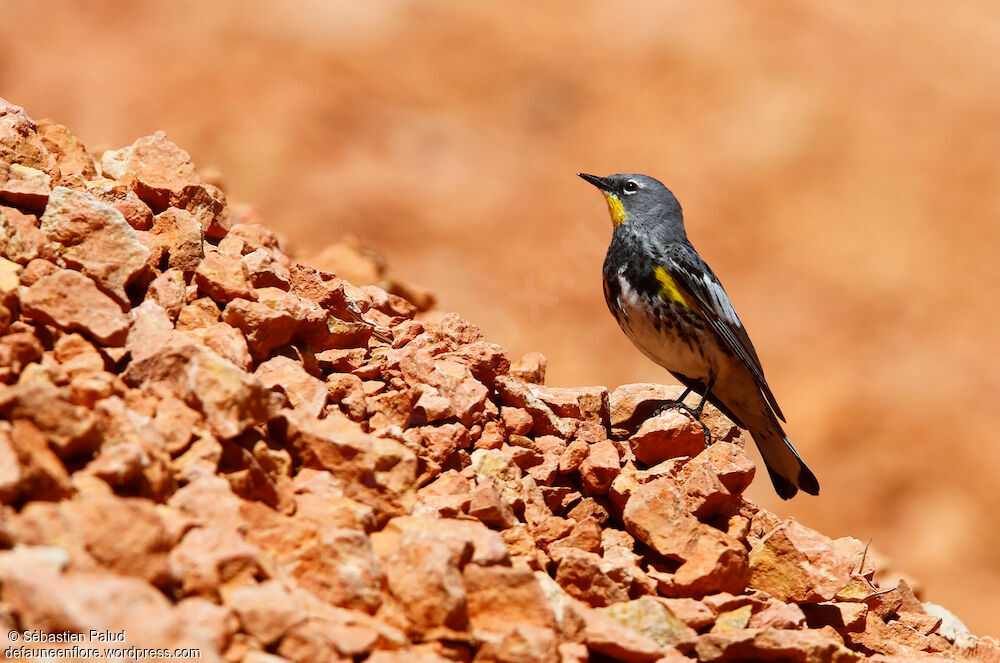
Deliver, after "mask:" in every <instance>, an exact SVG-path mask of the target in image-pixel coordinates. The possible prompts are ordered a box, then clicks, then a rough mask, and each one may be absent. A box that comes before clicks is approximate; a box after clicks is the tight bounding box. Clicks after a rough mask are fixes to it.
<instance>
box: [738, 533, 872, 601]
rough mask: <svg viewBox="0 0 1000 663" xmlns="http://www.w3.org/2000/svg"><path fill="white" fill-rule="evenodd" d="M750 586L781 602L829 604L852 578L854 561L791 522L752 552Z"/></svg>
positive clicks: (765, 539) (756, 546)
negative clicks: (827, 602)
mask: <svg viewBox="0 0 1000 663" xmlns="http://www.w3.org/2000/svg"><path fill="white" fill-rule="evenodd" d="M749 559H750V586H751V587H753V588H755V589H761V590H763V591H765V592H767V593H769V594H771V595H772V596H774V597H775V598H777V599H779V600H782V601H797V602H816V601H829V600H830V599H832V598H833V597H834V595H835V594H836V593H837V592H838V590H840V589H841V588H842V587H843V586H844V585H846V584H847V582H848V580H849V579H850V575H851V570H852V569H853V568H854V567H855V565H856V564H855V560H853V559H851V558H848V557H845V556H843V555H841V554H840V553H839V552H838V551H837V550H836V548H835V547H834V544H833V542H832V541H831V540H830V539H829V538H827V537H825V536H823V535H821V534H819V533H818V532H816V531H814V530H811V529H809V528H808V527H805V526H804V525H801V524H800V523H798V522H796V521H794V520H789V521H786V522H785V523H783V524H782V525H780V526H779V527H777V528H775V529H774V530H772V531H771V532H770V533H769V534H768V535H767V536H765V537H764V538H763V539H761V540H760V541H759V542H758V543H757V544H756V545H754V547H753V548H752V549H751V551H750V556H749Z"/></svg>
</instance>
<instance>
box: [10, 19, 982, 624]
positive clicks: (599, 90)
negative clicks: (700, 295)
mask: <svg viewBox="0 0 1000 663" xmlns="http://www.w3.org/2000/svg"><path fill="white" fill-rule="evenodd" d="M0 25H2V27H0V35H2V39H0V96H3V97H4V98H6V99H8V100H9V101H12V102H14V103H17V104H20V105H22V106H24V107H25V108H26V110H27V111H28V113H29V114H30V115H31V116H32V117H34V118H36V119H40V118H42V117H51V118H53V119H55V120H56V121H58V122H61V123H63V124H66V125H67V126H68V127H69V128H70V129H71V130H72V131H73V132H74V133H76V134H77V135H78V136H79V137H80V138H81V139H82V140H83V141H84V142H85V143H86V144H87V146H88V147H89V148H91V149H92V150H99V149H102V148H108V147H121V146H124V145H127V144H130V143H132V142H133V141H134V140H135V139H136V138H138V137H140V136H143V135H147V134H150V133H152V132H153V131H155V130H157V129H163V130H165V131H166V132H167V134H168V136H169V137H170V138H171V139H173V140H174V141H175V142H177V143H178V144H179V145H180V146H181V147H183V148H184V149H186V150H188V151H189V152H190V153H191V154H192V156H193V158H194V161H195V163H196V164H197V165H198V166H199V167H202V168H204V167H210V166H214V167H218V168H219V169H220V170H221V172H222V174H223V176H224V182H225V186H226V189H227V191H228V193H229V197H230V199H231V200H237V201H243V202H248V203H252V204H253V205H255V206H256V207H257V208H258V209H259V211H260V213H261V217H262V219H263V220H264V222H266V223H267V224H269V225H270V226H272V227H273V228H275V229H276V230H278V231H280V232H281V233H283V234H284V235H285V236H286V237H287V238H288V239H289V240H290V242H291V244H292V246H293V248H294V249H295V250H296V254H297V255H298V256H301V257H302V258H304V259H307V258H309V257H310V256H311V255H315V254H316V253H318V252H319V251H320V250H321V249H322V248H323V247H324V246H326V245H327V244H329V243H331V242H334V241H336V240H338V239H340V238H341V237H342V236H343V235H344V234H345V233H354V234H356V235H358V236H359V237H360V238H361V239H362V240H363V241H364V242H365V243H367V244H370V245H372V246H374V247H376V248H377V249H378V250H380V251H381V252H382V253H383V254H384V255H385V256H386V257H387V258H388V261H389V265H390V266H391V268H392V270H393V272H394V273H395V275H396V276H398V277H400V278H402V279H404V280H407V281H413V282H416V283H420V284H422V285H424V286H426V287H428V288H430V289H431V290H432V291H433V292H434V293H436V294H437V296H438V299H439V306H440V308H442V309H444V310H455V311H458V312H460V313H461V314H462V315H463V316H464V317H466V318H469V319H471V320H473V321H474V322H476V323H478V324H479V325H480V326H481V327H482V328H483V329H484V330H485V331H486V332H487V334H488V335H489V337H490V338H491V340H493V341H495V342H498V343H500V344H502V345H503V346H505V347H506V348H507V349H508V350H509V351H510V353H511V355H512V357H513V358H516V357H517V356H519V355H520V354H522V353H524V352H527V351H529V350H538V351H541V352H543V353H544V354H546V355H547V356H548V358H549V362H550V363H549V383H550V384H554V385H558V386H573V385H587V384H605V385H608V386H610V387H612V388H613V387H614V386H616V385H618V384H622V383H626V382H645V381H667V382H669V381H671V380H670V378H669V376H668V375H666V374H665V373H664V372H663V371H662V370H660V369H659V368H657V367H656V366H654V365H652V364H650V363H649V362H648V361H647V360H646V359H644V358H643V357H642V356H641V355H640V354H639V353H638V352H637V351H636V350H634V349H633V348H632V346H631V345H630V344H629V342H628V341H627V340H626V339H625V337H624V336H623V335H622V334H621V332H620V331H619V329H618V328H617V326H616V325H615V323H614V321H613V319H612V318H611V316H610V315H609V314H608V313H607V311H606V310H605V305H604V301H603V297H602V294H601V286H600V280H601V279H600V271H601V262H602V260H603V256H604V250H605V248H606V244H607V241H608V239H609V237H610V233H611V225H610V222H609V219H608V217H607V210H606V207H605V204H604V201H603V199H602V197H601V196H600V195H599V194H598V193H597V192H596V191H595V190H594V189H593V187H591V186H590V185H588V184H586V183H584V182H582V181H581V180H579V179H577V178H576V177H575V176H574V173H576V172H577V171H580V170H583V171H586V172H592V173H597V174H608V173H612V172H623V171H624V172H636V171H638V172H644V173H648V174H650V175H653V176H655V177H658V178H659V179H661V180H663V181H664V182H665V183H667V185H668V186H669V187H670V188H671V189H673V191H674V192H675V193H676V195H677V196H678V198H679V199H680V201H681V203H682V205H683V206H684V209H685V214H686V219H687V228H688V233H689V236H690V237H691V239H692V241H693V242H694V244H695V245H696V246H697V247H698V248H699V250H700V251H701V253H702V254H703V255H704V256H705V257H706V258H707V259H708V261H709V262H710V263H711V265H712V266H713V268H714V270H715V271H716V273H717V274H718V275H719V276H720V278H721V279H722V280H723V282H724V283H725V284H726V287H727V289H728V291H729V293H730V295H731V297H732V299H733V301H734V302H735V304H736V307H737V309H738V310H739V312H740V315H741V316H742V318H743V321H744V323H745V324H746V326H747V328H748V329H749V331H750V334H751V337H752V338H753V340H754V342H755V344H756V346H757V349H758V352H759V354H760V356H761V358H762V360H763V363H764V366H765V368H766V370H767V375H768V378H769V381H770V383H771V386H772V387H773V390H774V392H775V393H776V394H777V396H778V400H779V402H780V403H781V406H782V408H783V409H784V411H785V413H786V414H787V415H788V420H789V423H788V432H789V434H790V437H791V439H792V440H793V441H794V442H795V444H796V445H797V446H798V448H799V449H800V451H801V452H802V455H803V456H804V457H805V458H806V460H807V461H808V462H809V464H810V466H811V467H812V468H813V470H815V472H816V474H817V475H818V476H819V478H820V482H821V484H822V488H823V490H822V494H821V496H820V497H819V498H810V497H800V498H797V499H795V500H793V501H792V502H790V503H781V502H780V501H779V500H777V498H776V497H775V496H774V495H773V493H772V491H771V487H770V485H769V484H768V482H767V480H766V478H765V477H764V476H763V475H762V476H760V477H759V478H758V480H757V481H755V484H754V486H753V487H752V489H751V491H750V495H751V497H752V498H753V499H755V500H757V501H758V502H760V503H761V504H763V505H765V506H767V507H768V508H770V509H772V510H774V511H776V512H777V513H779V514H782V515H787V516H795V517H797V518H799V519H801V520H802V521H803V522H804V523H806V524H808V525H810V526H812V527H814V528H817V529H819V530H821V531H822V532H824V533H825V534H828V535H831V536H843V535H850V536H855V537H858V538H861V539H867V538H868V537H872V539H873V544H872V545H873V547H874V548H876V549H878V550H879V551H881V552H883V553H885V554H887V555H889V556H890V557H891V558H892V559H893V560H894V561H895V566H896V567H897V568H898V569H899V570H900V571H903V572H905V573H906V574H908V575H910V576H913V577H914V578H916V579H917V580H918V581H919V582H920V584H921V586H922V587H923V590H924V598H925V599H927V600H932V601H934V602H936V603H941V604H943V605H945V606H946V607H948V608H950V609H952V610H953V611H954V612H955V613H956V614H957V615H958V616H959V617H960V618H961V619H963V620H964V621H966V623H967V624H968V625H969V626H970V627H971V628H972V630H973V631H974V632H976V633H978V634H981V635H1000V627H998V626H997V624H1000V508H998V506H1000V504H998V497H997V492H998V491H997V477H998V476H1000V444H998V442H1000V432H998V431H1000V423H998V421H997V414H998V404H1000V402H998V401H1000V352H998V350H997V340H998V338H1000V309H998V308H997V298H998V295H1000V267H998V261H997V247H998V245H1000V5H998V4H997V3H994V2H987V1H985V0H981V1H979V2H976V1H974V0H970V1H969V2H961V3H939V2H931V1H929V0H908V1H906V2H902V1H898V2H886V3H870V2H860V1H858V0H851V1H848V2H838V3H819V2H793V1H791V0H787V1H783V0H767V1H765V2H758V3H752V4H751V3H743V2H737V1H736V0H731V1H724V0H707V1H705V0H702V1H699V2H693V1H686V2H654V1H652V0H650V1H648V2H642V1H639V0H625V1H621V2H614V3H610V2H596V1H585V0H572V1H569V0H565V1H553V2H545V3H527V2H523V3H516V4H511V3H471V2H459V1H457V0H456V1H452V2H447V1H443V0H438V1H428V2H416V1H410V0H381V1H372V2H365V3H360V2H354V1H350V0H302V1H300V2H296V3H294V4H289V3H287V2H280V1H278V0H273V1H268V0H255V1H247V0H241V1H236V0H225V1H222V0H216V1H214V2H210V3H206V2H194V1H193V0H158V1H154V0H146V1H145V2H141V3H126V2H111V1H107V0H105V1H98V0H90V1H88V2H85V3H84V2H78V1H77V0H72V1H71V0H65V1H53V0H50V1H48V2H36V1H35V0H0ZM754 453H755V452H754Z"/></svg>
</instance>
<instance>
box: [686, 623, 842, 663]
mask: <svg viewBox="0 0 1000 663" xmlns="http://www.w3.org/2000/svg"><path fill="white" fill-rule="evenodd" d="M694 651H695V653H696V654H697V656H698V660H699V661H747V660H750V661H787V660H792V661H803V662H804V663H819V662H820V661H830V662H832V663H850V662H853V661H856V660H857V659H858V655H857V654H855V653H854V652H852V651H851V650H850V649H847V648H846V647H844V645H843V644H841V643H839V642H837V641H835V640H831V639H828V638H827V637H825V636H824V635H823V634H822V633H820V632H818V631H788V630H779V629H774V628H763V629H758V628H753V629H744V630H741V631H729V632H727V633H708V634H705V635H702V636H699V637H698V642H697V644H695V648H694Z"/></svg>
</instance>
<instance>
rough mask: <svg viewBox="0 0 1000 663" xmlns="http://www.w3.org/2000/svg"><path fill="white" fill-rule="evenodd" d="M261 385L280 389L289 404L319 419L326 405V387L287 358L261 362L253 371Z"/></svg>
mask: <svg viewBox="0 0 1000 663" xmlns="http://www.w3.org/2000/svg"><path fill="white" fill-rule="evenodd" d="M254 375H255V376H256V377H257V379H259V380H260V382H261V384H263V385H264V386H265V387H267V388H269V389H275V388H280V389H281V391H282V392H283V393H284V394H285V396H287V397H288V402H289V404H290V405H291V406H292V407H293V408H296V409H298V410H301V411H302V412H303V413H304V414H307V415H309V416H312V417H319V415H320V413H321V412H322V411H323V407H324V406H325V405H326V396H327V386H326V384H325V383H324V382H323V381H322V380H319V379H318V378H314V377H313V376H311V375H309V373H307V372H306V371H305V369H304V368H302V364H301V363H299V362H297V361H295V360H294V359H291V358H289V357H284V356H280V355H279V356H277V357H273V358H271V359H268V360H267V361H265V362H261V363H260V365H258V366H257V370H256V371H254Z"/></svg>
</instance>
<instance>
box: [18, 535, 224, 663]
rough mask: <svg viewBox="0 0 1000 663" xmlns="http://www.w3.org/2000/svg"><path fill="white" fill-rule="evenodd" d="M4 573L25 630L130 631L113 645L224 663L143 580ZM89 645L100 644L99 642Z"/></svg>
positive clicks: (30, 569) (36, 569) (21, 567)
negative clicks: (194, 654) (189, 652)
mask: <svg viewBox="0 0 1000 663" xmlns="http://www.w3.org/2000/svg"><path fill="white" fill-rule="evenodd" d="M28 550H29V551H30V550H37V549H28ZM9 554H10V553H7V552H5V553H2V555H9ZM0 569H2V571H0V582H3V588H4V605H5V608H6V609H7V610H8V611H9V612H10V614H12V615H14V616H15V617H16V619H17V620H18V624H19V625H20V627H21V628H22V629H24V630H31V631H36V630H37V631H38V632H45V633H62V632H74V633H91V632H92V630H93V631H97V632H99V633H101V634H104V633H108V634H112V635H113V636H117V635H118V634H119V633H122V632H124V635H123V636H121V637H123V638H124V642H121V643H118V642H111V643H107V646H116V647H119V646H120V647H123V648H126V649H127V648H129V647H139V648H146V649H149V648H153V649H165V650H168V651H175V650H176V649H178V648H193V649H197V650H199V651H200V654H201V659H200V660H203V661H208V662H209V663H221V661H222V659H221V657H220V656H219V652H218V650H217V649H215V648H214V647H213V646H212V643H211V641H210V640H208V639H202V638H204V637H205V634H204V632H203V631H202V632H199V631H195V630H188V629H185V628H184V623H183V622H182V621H181V620H180V619H179V618H178V616H177V615H176V614H175V612H174V608H173V606H172V605H171V604H170V601H169V600H168V599H167V598H166V597H165V596H164V595H163V593H162V592H160V591H159V590H157V589H156V588H154V587H153V586H151V585H149V584H148V583H146V582H143V581H141V580H139V579H137V578H132V577H125V576H118V575H114V574H110V573H65V574H61V575H60V574H58V573H56V572H54V571H51V570H46V569H44V567H40V566H39V565H38V564H37V563H34V564H32V563H30V562H28V563H23V562H22V563H19V564H5V563H3V562H2V561H0ZM50 644H51V643H50ZM61 644H65V643H61ZM84 646H99V645H98V644H97V643H96V642H94V643H91V644H90V645H86V644H84Z"/></svg>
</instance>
